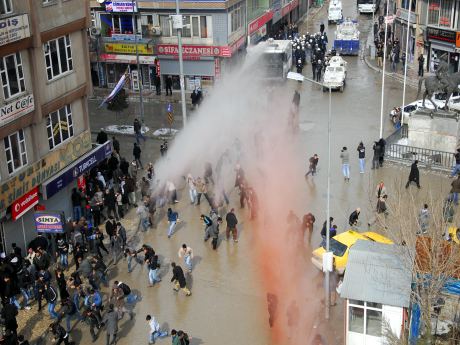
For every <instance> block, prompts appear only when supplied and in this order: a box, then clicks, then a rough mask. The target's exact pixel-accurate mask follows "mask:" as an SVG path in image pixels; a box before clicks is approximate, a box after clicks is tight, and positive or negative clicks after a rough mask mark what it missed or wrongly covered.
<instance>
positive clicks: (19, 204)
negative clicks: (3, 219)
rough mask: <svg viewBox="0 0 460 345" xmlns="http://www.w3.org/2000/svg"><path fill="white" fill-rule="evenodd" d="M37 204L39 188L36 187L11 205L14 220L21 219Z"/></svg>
mask: <svg viewBox="0 0 460 345" xmlns="http://www.w3.org/2000/svg"><path fill="white" fill-rule="evenodd" d="M37 204H38V187H35V188H33V189H32V190H31V191H29V192H27V193H26V194H24V195H23V196H21V197H20V198H19V199H17V200H16V201H15V202H13V203H12V204H11V217H12V218H13V220H16V219H19V218H21V217H22V216H23V215H24V214H25V213H26V212H27V211H29V210H30V209H31V208H32V207H34V206H35V205H37Z"/></svg>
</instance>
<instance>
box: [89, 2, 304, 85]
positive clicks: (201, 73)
mask: <svg viewBox="0 0 460 345" xmlns="http://www.w3.org/2000/svg"><path fill="white" fill-rule="evenodd" d="M305 1H306V0H305ZM274 4H275V5H276V8H274V7H273V6H274ZM299 4H300V2H299V0H290V1H288V0H283V1H277V2H274V3H273V2H271V0H243V1H242V0H209V1H208V0H197V1H180V7H181V8H180V12H181V15H182V16H183V21H184V24H185V25H186V26H185V28H184V29H183V33H182V44H183V58H184V74H185V87H186V89H188V90H193V89H194V88H197V87H207V86H209V85H212V84H213V82H214V81H215V80H216V79H218V78H219V77H220V75H221V74H222V72H223V71H224V70H226V69H230V68H231V66H232V65H234V64H235V62H237V61H238V60H239V59H240V58H241V57H243V56H244V52H245V47H246V46H247V44H255V43H257V42H258V41H260V40H261V39H263V38H264V37H266V36H267V33H268V32H269V31H270V26H271V25H275V24H276V23H281V22H283V23H284V22H285V21H288V22H291V21H296V20H297V19H298V18H299V17H300V15H301V14H300V11H299V7H300V6H299ZM90 6H91V15H92V18H93V25H94V30H93V32H94V35H92V37H91V44H90V56H91V65H92V78H93V83H94V84H95V85H100V86H102V87H109V88H111V87H113V86H114V85H115V84H116V82H117V80H118V79H119V78H120V77H121V75H122V74H123V73H125V72H126V71H128V72H129V73H130V75H131V85H130V87H131V88H132V89H134V90H137V89H138V88H139V79H140V76H141V75H142V80H143V86H144V88H147V89H152V90H153V89H154V88H155V78H156V77H157V76H159V77H160V80H161V84H162V87H164V81H165V78H166V76H172V79H173V89H179V88H180V84H179V75H178V74H179V63H178V46H177V32H176V30H175V29H174V28H173V25H172V22H171V19H170V15H172V14H175V8H176V4H175V2H174V1H172V0H153V1H144V0H138V1H106V2H105V3H103V4H101V3H99V2H98V1H95V0H92V1H91V2H90ZM134 32H136V33H137V35H138V36H137V37H136V36H135V35H134ZM136 42H137V50H138V53H139V55H140V59H139V61H140V71H138V70H137V65H136Z"/></svg>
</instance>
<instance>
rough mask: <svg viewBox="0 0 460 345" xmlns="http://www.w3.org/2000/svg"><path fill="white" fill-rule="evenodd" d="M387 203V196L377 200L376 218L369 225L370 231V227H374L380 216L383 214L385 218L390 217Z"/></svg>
mask: <svg viewBox="0 0 460 345" xmlns="http://www.w3.org/2000/svg"><path fill="white" fill-rule="evenodd" d="M386 201H387V195H386V194H385V195H382V196H380V197H379V198H378V199H377V206H376V208H375V216H374V217H373V218H372V219H371V220H369V222H368V223H367V227H368V228H369V229H370V227H371V226H372V225H374V224H375V223H376V222H377V220H378V219H379V216H380V215H381V214H382V213H383V215H384V216H387V215H388V211H387V204H386Z"/></svg>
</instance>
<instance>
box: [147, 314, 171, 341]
mask: <svg viewBox="0 0 460 345" xmlns="http://www.w3.org/2000/svg"><path fill="white" fill-rule="evenodd" d="M145 320H146V321H147V323H148V324H149V327H150V330H149V344H155V340H157V339H158V338H164V337H167V336H168V332H167V331H162V330H161V329H160V324H159V323H158V321H157V320H156V319H155V316H151V315H147V317H146V318H145Z"/></svg>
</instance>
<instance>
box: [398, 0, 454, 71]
mask: <svg viewBox="0 0 460 345" xmlns="http://www.w3.org/2000/svg"><path fill="white" fill-rule="evenodd" d="M410 5H411V6H412V7H411V11H410V15H409V6H410ZM394 7H395V10H394V13H395V24H394V35H395V37H397V38H399V40H400V41H401V45H402V48H403V49H405V44H406V37H407V36H406V35H407V27H408V26H407V21H408V20H409V21H410V22H409V55H410V59H411V62H415V63H416V62H417V58H418V56H419V55H420V54H423V55H424V56H425V61H426V63H427V69H428V70H429V71H432V72H433V71H435V69H436V68H437V65H438V63H439V59H440V58H441V57H442V58H443V59H444V60H445V61H447V62H448V64H449V71H450V72H451V73H454V72H458V71H460V0H412V1H411V0H398V1H396V2H395V6H394Z"/></svg>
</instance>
